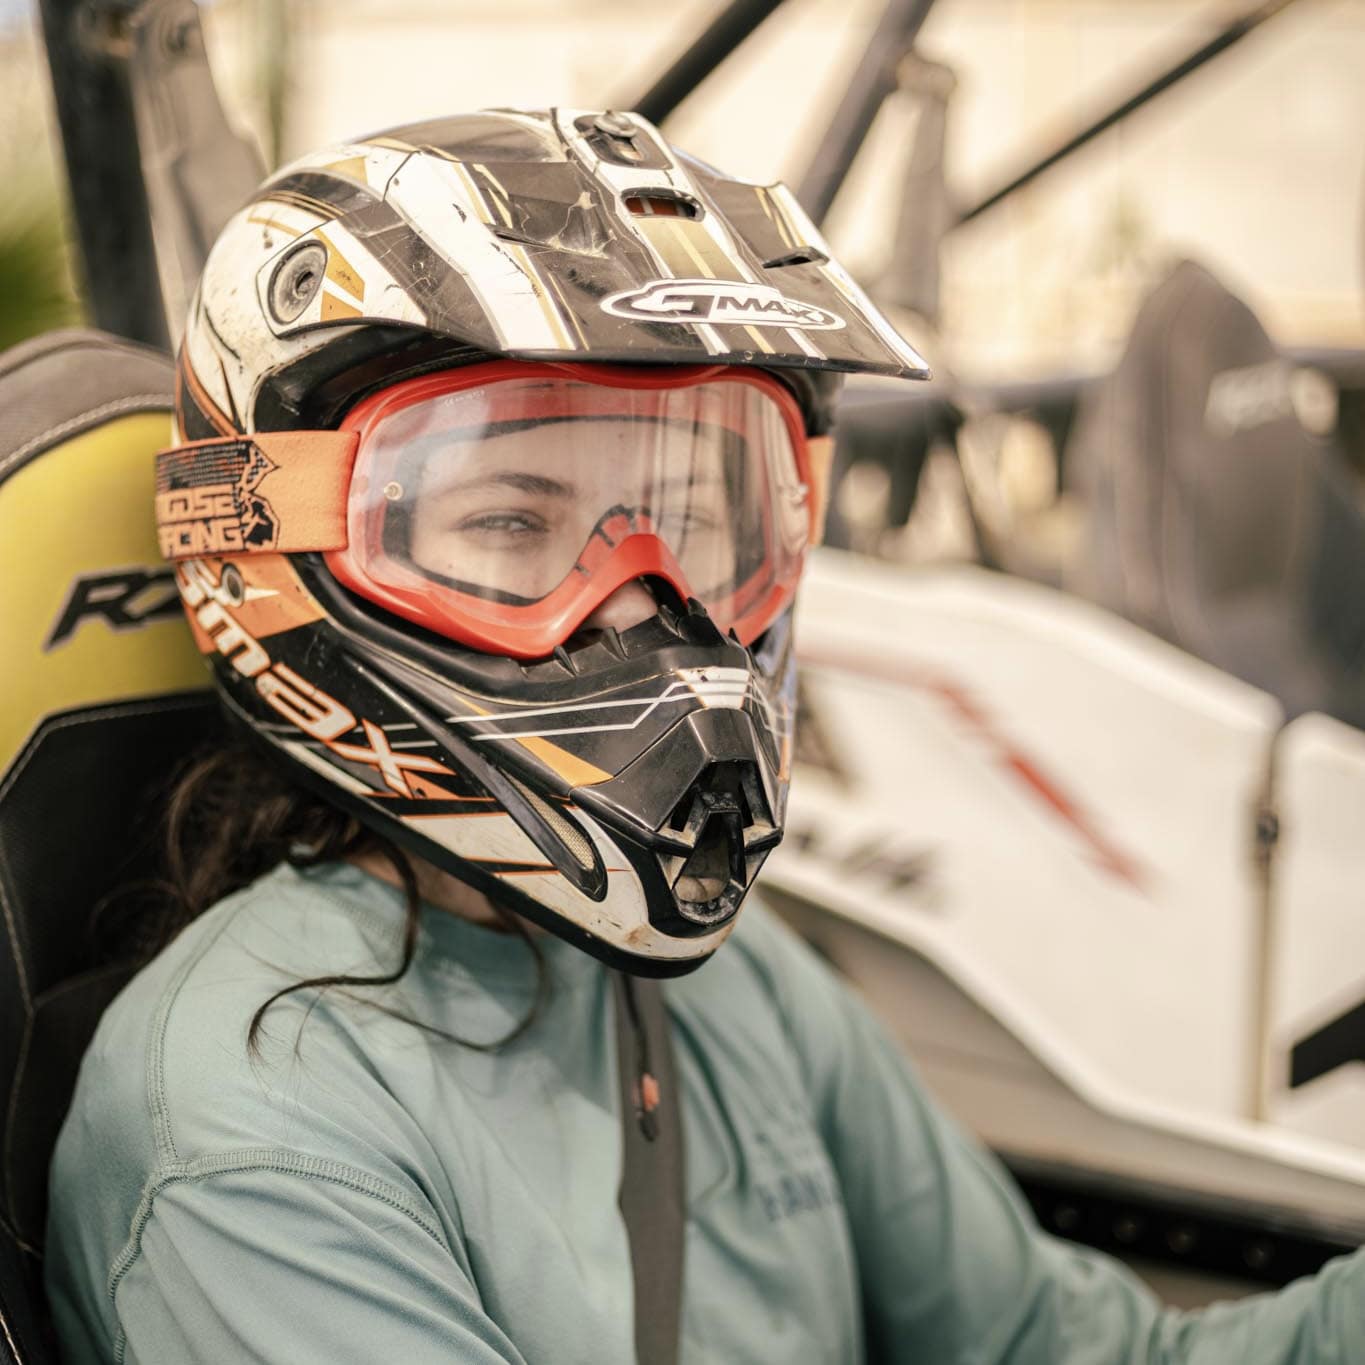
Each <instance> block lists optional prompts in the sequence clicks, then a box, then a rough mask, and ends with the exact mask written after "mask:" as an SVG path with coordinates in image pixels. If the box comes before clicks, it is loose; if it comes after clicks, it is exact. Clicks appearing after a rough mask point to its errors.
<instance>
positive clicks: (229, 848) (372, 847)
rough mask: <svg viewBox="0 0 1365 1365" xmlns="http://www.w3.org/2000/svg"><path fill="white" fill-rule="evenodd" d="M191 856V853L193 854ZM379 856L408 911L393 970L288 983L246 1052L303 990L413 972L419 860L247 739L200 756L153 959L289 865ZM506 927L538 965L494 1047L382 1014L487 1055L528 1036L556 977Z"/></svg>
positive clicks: (173, 836)
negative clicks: (519, 1015)
mask: <svg viewBox="0 0 1365 1365" xmlns="http://www.w3.org/2000/svg"><path fill="white" fill-rule="evenodd" d="M191 850H192V853H191ZM367 852H377V853H379V854H381V855H382V856H383V857H384V858H386V859H387V860H388V862H389V863H390V864H391V865H392V867H393V869H394V871H395V873H396V874H397V876H398V879H399V881H400V882H401V883H402V886H403V892H404V898H405V900H406V902H407V910H406V914H405V916H404V920H403V936H402V947H401V951H400V954H399V958H398V962H397V964H396V965H395V966H394V967H393V969H392V970H391V971H387V972H384V971H379V972H375V973H374V974H373V975H368V976H361V975H353V974H350V973H334V974H328V975H322V976H313V977H307V978H304V979H302V980H299V981H294V982H291V983H290V984H289V985H287V986H282V987H281V988H280V989H279V990H277V991H276V992H275V993H274V994H273V995H272V996H270V997H269V998H268V999H267V1000H265V1001H264V1002H262V1004H261V1005H260V1007H259V1008H258V1009H257V1010H256V1012H255V1014H253V1015H252V1017H251V1024H250V1027H249V1028H248V1030H247V1050H248V1051H249V1052H250V1053H251V1054H252V1055H253V1056H254V1055H258V1054H259V1050H260V1048H259V1044H260V1032H261V1022H262V1020H263V1019H264V1018H265V1015H266V1012H267V1011H268V1010H269V1009H270V1007H271V1006H272V1005H274V1004H275V1003H276V1002H277V1001H279V1000H281V999H283V998H284V997H285V996H286V995H291V994H293V993H294V992H295V991H301V990H317V991H324V990H329V989H332V988H334V987H341V988H352V987H366V986H388V985H392V984H393V983H394V982H395V981H397V980H399V979H400V978H401V977H402V976H403V975H404V974H405V973H406V972H407V970H408V968H409V967H410V966H411V965H412V960H413V957H414V955H415V953H416V951H417V937H418V928H419V924H420V918H421V915H420V911H421V897H420V895H419V893H418V888H417V874H416V872H415V870H414V868H413V865H412V861H411V859H410V858H409V857H408V855H407V854H406V853H404V852H403V850H402V849H400V848H398V847H397V845H395V844H393V843H391V842H390V841H389V840H387V839H384V838H382V837H381V836H379V835H377V834H375V833H373V832H372V831H370V830H368V829H366V828H365V826H364V825H362V824H361V823H360V822H359V821H358V820H356V819H355V818H354V817H352V816H350V815H347V814H346V813H345V812H344V811H342V810H340V809H339V808H338V807H336V806H333V805H331V804H330V803H328V802H327V801H324V800H322V799H321V798H319V797H316V796H313V795H312V794H311V793H310V792H307V791H305V790H304V789H303V788H301V787H299V786H298V785H297V784H296V783H295V782H294V780H293V779H292V777H291V776H290V774H289V773H288V772H287V770H285V769H284V768H283V767H282V766H281V765H279V764H277V763H276V762H274V761H272V759H271V758H270V756H269V755H268V754H266V753H264V752H262V750H261V748H260V746H259V745H258V744H257V743H254V742H250V741H242V740H239V741H237V742H234V743H230V744H227V745H225V746H217V747H215V748H214V749H212V750H210V751H206V752H204V753H201V754H199V755H197V756H195V757H194V758H192V759H191V760H190V761H189V762H188V763H186V765H185V767H184V768H183V769H182V771H181V772H180V774H179V776H178V777H177V778H176V780H175V782H174V785H173V787H172V789H171V793H170V798H169V801H168V803H167V807H166V816H165V871H166V880H165V891H166V895H165V896H164V897H162V898H161V900H160V901H159V903H158V908H157V914H156V916H155V918H154V920H153V921H152V922H151V923H150V924H149V925H147V926H146V929H145V932H144V944H143V947H144V951H145V954H146V956H148V957H150V956H151V955H152V954H154V953H155V952H157V951H159V950H160V949H161V948H163V947H165V945H166V944H168V943H169V942H170V941H171V939H173V938H174V937H175V936H176V935H177V934H178V933H179V932H180V931H181V930H182V929H183V928H184V927H185V926H186V925H187V924H189V923H190V922H191V921H192V920H194V919H195V918H197V917H198V916H199V915H200V914H202V913H203V912H204V911H205V910H207V909H208V908H209V907H210V906H211V905H213V904H214V903H215V902H217V901H219V900H221V899H222V898H223V897H224V896H227V895H230V894H231V893H232V892H234V891H237V890H239V889H241V888H242V887H245V886H249V885H250V884H251V883H252V882H254V881H255V880H256V879H257V878H259V877H262V876H264V875H265V874H266V873H267V872H269V871H270V870H271V869H272V868H275V867H278V866H279V865H280V864H281V863H289V864H290V865H292V866H294V867H312V866H316V865H318V864H321V863H331V862H339V861H342V860H345V859H347V858H351V857H353V856H354V855H356V854H360V853H367ZM494 909H495V910H496V911H497V913H498V914H499V916H501V917H502V918H503V919H504V920H505V922H506V924H507V927H508V928H509V929H510V930H512V931H514V932H515V933H517V934H519V935H520V936H521V937H522V939H523V940H524V941H525V942H526V944H527V947H528V949H529V950H530V952H531V954H532V956H533V958H534V960H535V966H536V991H535V996H534V999H533V1001H532V1004H531V1008H530V1009H529V1011H528V1012H527V1014H526V1016H525V1017H524V1018H523V1019H521V1020H520V1021H519V1022H518V1023H517V1024H516V1025H515V1026H514V1027H513V1028H512V1030H511V1031H510V1032H509V1033H507V1034H506V1035H504V1036H503V1037H502V1038H499V1039H495V1040H494V1041H493V1042H491V1043H476V1042H471V1041H469V1040H468V1039H464V1038H458V1037H456V1036H455V1035H454V1034H451V1033H447V1032H446V1031H445V1030H444V1029H439V1028H437V1027H435V1025H432V1024H426V1023H423V1022H422V1021H421V1020H420V1019H413V1018H411V1017H409V1016H407V1015H404V1014H401V1013H399V1012H398V1011H396V1010H393V1009H391V1008H390V1007H388V1006H387V1005H384V1004H383V1003H381V1002H380V1001H377V1000H370V1001H367V1002H366V1003H368V1004H369V1005H371V1006H372V1007H373V1008H375V1009H378V1010H382V1011H383V1012H384V1013H385V1014H390V1015H392V1016H393V1017H395V1018H398V1019H402V1020H404V1022H406V1023H409V1024H412V1025H413V1026H414V1027H416V1028H420V1029H423V1030H424V1031H426V1032H428V1033H433V1034H436V1035H437V1036H438V1037H441V1038H444V1039H446V1040H447V1041H448V1042H454V1043H459V1044H461V1045H462V1046H464V1047H470V1048H474V1049H476V1050H479V1051H492V1050H495V1049H497V1048H500V1047H505V1046H506V1045H507V1044H508V1043H510V1042H512V1041H513V1040H514V1039H515V1038H518V1037H520V1036H521V1035H522V1034H523V1033H524V1032H525V1031H526V1030H527V1029H528V1028H529V1027H530V1026H531V1024H532V1022H533V1021H534V1020H535V1018H536V1016H537V1014H538V1013H539V1012H540V1009H541V1006H542V1004H543V1001H544V998H545V995H546V993H547V991H548V986H549V977H548V974H547V972H546V968H545V961H544V956H543V954H542V953H541V951H540V948H539V946H538V945H537V944H536V942H535V940H534V939H533V938H532V937H531V935H530V933H529V931H528V930H527V928H526V926H525V925H524V924H523V923H522V922H521V920H520V919H519V918H518V917H517V916H515V915H513V914H511V913H510V912H509V911H506V910H504V909H502V908H501V907H499V906H496V905H495V906H494Z"/></svg>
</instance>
